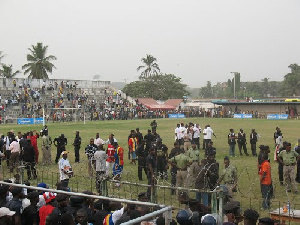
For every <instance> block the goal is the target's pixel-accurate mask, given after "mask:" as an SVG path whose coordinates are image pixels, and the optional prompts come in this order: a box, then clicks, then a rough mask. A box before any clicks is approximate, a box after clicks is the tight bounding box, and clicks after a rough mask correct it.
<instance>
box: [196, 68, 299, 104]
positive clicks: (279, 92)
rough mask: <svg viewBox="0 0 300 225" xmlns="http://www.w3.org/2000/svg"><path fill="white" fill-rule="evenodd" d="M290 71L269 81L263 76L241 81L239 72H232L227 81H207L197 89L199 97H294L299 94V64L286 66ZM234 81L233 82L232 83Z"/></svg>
mask: <svg viewBox="0 0 300 225" xmlns="http://www.w3.org/2000/svg"><path fill="white" fill-rule="evenodd" d="M288 68H289V69H290V72H289V73H288V74H286V75H285V76H284V79H283V81H270V79H269V78H266V77H265V78H263V79H261V80H260V81H254V82H242V81H241V75H240V73H234V77H233V78H232V79H228V80H227V82H223V83H221V82H218V83H217V84H215V85H212V84H211V82H210V81H207V83H206V86H204V87H201V88H200V89H199V96H200V97H201V98H222V99H224V98H225V99H226V98H228V99H232V98H233V96H234V85H235V95H236V98H237V99H245V98H250V97H252V98H254V99H255V98H266V97H296V96H299V95H300V66H299V65H298V64H291V65H289V66H288ZM234 82H235V83H234Z"/></svg>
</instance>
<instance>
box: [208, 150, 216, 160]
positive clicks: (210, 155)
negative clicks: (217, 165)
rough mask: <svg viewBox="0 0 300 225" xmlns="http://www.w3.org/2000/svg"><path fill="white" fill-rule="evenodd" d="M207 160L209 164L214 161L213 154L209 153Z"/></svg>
mask: <svg viewBox="0 0 300 225" xmlns="http://www.w3.org/2000/svg"><path fill="white" fill-rule="evenodd" d="M207 160H208V161H209V162H213V161H214V160H215V154H214V153H213V152H210V153H209V154H208V156H207Z"/></svg>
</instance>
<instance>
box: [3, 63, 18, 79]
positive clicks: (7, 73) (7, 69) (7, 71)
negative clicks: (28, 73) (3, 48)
mask: <svg viewBox="0 0 300 225" xmlns="http://www.w3.org/2000/svg"><path fill="white" fill-rule="evenodd" d="M1 66H2V69H0V75H1V76H2V77H4V78H13V77H15V76H16V75H17V74H18V73H20V71H19V70H17V71H15V72H13V69H12V65H5V64H2V65H1Z"/></svg>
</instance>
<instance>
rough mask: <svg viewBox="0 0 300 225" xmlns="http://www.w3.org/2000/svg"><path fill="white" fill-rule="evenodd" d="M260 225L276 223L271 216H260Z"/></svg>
mask: <svg viewBox="0 0 300 225" xmlns="http://www.w3.org/2000/svg"><path fill="white" fill-rule="evenodd" d="M258 225H274V220H272V219H271V218H270V217H264V218H260V219H259V220H258Z"/></svg>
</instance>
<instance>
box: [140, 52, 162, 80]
mask: <svg viewBox="0 0 300 225" xmlns="http://www.w3.org/2000/svg"><path fill="white" fill-rule="evenodd" d="M141 61H142V62H143V64H144V65H142V66H139V67H138V68H137V71H140V70H141V69H143V71H142V73H141V75H140V79H144V78H147V77H151V76H152V75H157V74H158V72H160V69H159V66H158V64H157V63H156V61H157V60H156V58H154V57H153V56H152V55H146V58H142V60H141Z"/></svg>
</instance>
